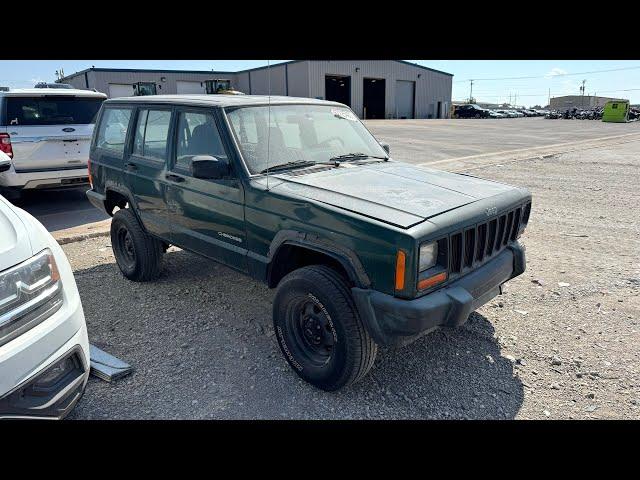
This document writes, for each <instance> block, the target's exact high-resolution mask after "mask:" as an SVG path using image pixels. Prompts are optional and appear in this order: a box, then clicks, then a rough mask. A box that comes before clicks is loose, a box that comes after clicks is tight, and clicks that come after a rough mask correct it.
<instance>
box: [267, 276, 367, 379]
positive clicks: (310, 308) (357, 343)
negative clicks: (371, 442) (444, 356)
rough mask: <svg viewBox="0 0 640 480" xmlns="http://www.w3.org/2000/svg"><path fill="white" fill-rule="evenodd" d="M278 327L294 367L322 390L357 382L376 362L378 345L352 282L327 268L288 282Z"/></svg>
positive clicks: (280, 297)
mask: <svg viewBox="0 0 640 480" xmlns="http://www.w3.org/2000/svg"><path fill="white" fill-rule="evenodd" d="M273 325H274V329H275V332H276V337H277V339H278V344H279V346H280V350H281V351H282V353H283V355H284V357H285V359H286V360H287V362H289V365H291V367H292V368H293V370H294V371H295V372H296V373H297V374H298V375H299V376H300V377H301V378H302V379H304V380H305V381H307V382H309V383H311V384H312V385H314V386H315V387H317V388H320V389H322V390H326V391H335V390H338V389H340V388H342V387H345V386H347V385H350V384H352V383H354V382H357V381H358V380H360V379H361V378H362V377H364V376H365V375H366V374H367V372H368V371H369V369H370V368H371V367H372V366H373V362H374V361H375V358H376V353H377V345H376V344H375V343H374V342H373V340H372V339H371V337H370V335H369V333H368V332H367V330H366V329H365V327H364V325H363V324H362V322H361V320H360V318H359V317H358V312H357V310H356V307H355V304H354V303H353V299H352V297H351V292H350V290H349V286H348V284H347V282H346V281H345V280H344V278H343V277H342V276H341V275H339V274H338V273H337V272H336V271H335V270H333V269H331V268H329V267H326V266H324V265H312V266H308V267H303V268H300V269H298V270H295V271H293V272H291V273H289V274H288V275H287V276H286V277H284V278H283V279H282V281H281V282H280V285H279V286H278V291H277V293H276V297H275V299H274V302H273Z"/></svg>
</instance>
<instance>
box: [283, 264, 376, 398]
mask: <svg viewBox="0 0 640 480" xmlns="http://www.w3.org/2000/svg"><path fill="white" fill-rule="evenodd" d="M299 279H304V280H306V281H309V282H311V283H312V284H313V285H314V286H315V288H316V289H318V290H319V291H322V292H323V293H324V295H325V296H326V297H328V298H330V299H331V302H332V303H333V305H332V307H333V308H334V309H335V310H336V311H338V312H340V316H339V321H340V322H341V324H342V326H343V328H344V330H345V331H346V336H347V337H349V338H347V339H343V341H345V340H346V342H347V343H348V344H349V347H348V348H347V358H346V361H345V362H344V364H345V365H344V368H343V371H342V373H341V375H339V376H338V377H337V378H336V379H335V380H334V381H332V382H331V383H330V384H323V385H319V384H314V385H315V386H317V387H318V388H321V389H323V390H327V391H335V390H338V389H340V388H343V387H346V386H347V385H351V384H353V383H355V382H357V381H359V380H360V379H362V378H363V377H364V376H365V375H366V374H367V373H368V372H369V370H370V369H371V367H372V366H373V363H374V361H375V359H376V354H377V351H378V346H377V345H376V343H375V342H374V341H373V339H372V338H371V336H370V335H369V333H368V332H367V330H366V328H365V327H364V325H363V324H362V321H361V320H360V318H359V316H358V311H357V309H356V306H355V303H354V301H353V298H352V296H351V291H350V289H349V285H348V284H347V282H346V280H345V279H344V277H343V276H342V275H340V274H339V273H338V272H336V271H335V270H334V269H332V268H330V267H327V266H325V265H310V266H307V267H302V268H299V269H297V270H294V271H293V272H291V273H289V274H288V275H286V276H285V277H284V278H283V279H282V281H281V282H280V284H279V286H278V292H280V291H281V289H287V288H289V286H290V285H291V282H296V281H298V280H299ZM277 298H278V294H276V300H274V326H275V321H276V318H275V315H276V308H277V305H278V302H277ZM281 348H282V346H281ZM285 358H286V355H285ZM294 371H296V373H298V372H297V370H296V369H295V368H294ZM303 378H304V377H303ZM305 380H307V381H309V379H305ZM311 383H313V382H311Z"/></svg>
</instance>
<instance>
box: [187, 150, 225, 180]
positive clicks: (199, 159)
mask: <svg viewBox="0 0 640 480" xmlns="http://www.w3.org/2000/svg"><path fill="white" fill-rule="evenodd" d="M229 170H230V169H229V163H228V162H227V161H226V160H224V159H221V158H216V157H212V156H211V155H196V156H195V157H193V158H192V159H191V173H192V174H193V176H194V177H195V178H202V179H209V180H216V179H220V178H224V177H226V176H227V175H229Z"/></svg>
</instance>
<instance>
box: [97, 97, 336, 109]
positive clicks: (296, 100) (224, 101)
mask: <svg viewBox="0 0 640 480" xmlns="http://www.w3.org/2000/svg"><path fill="white" fill-rule="evenodd" d="M105 103H164V104H167V103H172V104H178V105H207V106H216V107H240V106H248V105H266V104H269V103H271V104H283V103H284V104H300V103H303V104H308V105H336V106H344V105H343V104H341V103H338V102H330V101H328V100H318V99H315V98H304V97H284V96H276V95H271V96H270V97H269V96H267V95H223V94H215V95H206V94H202V95H142V96H139V97H119V98H112V99H110V100H107V101H106V102H105Z"/></svg>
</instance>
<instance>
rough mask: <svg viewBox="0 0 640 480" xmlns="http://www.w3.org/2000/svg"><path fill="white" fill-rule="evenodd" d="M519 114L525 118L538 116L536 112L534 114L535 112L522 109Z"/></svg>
mask: <svg viewBox="0 0 640 480" xmlns="http://www.w3.org/2000/svg"><path fill="white" fill-rule="evenodd" d="M520 113H522V114H523V115H524V116H525V117H537V116H538V112H536V111H535V110H531V109H527V108H525V109H523V110H520Z"/></svg>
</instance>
